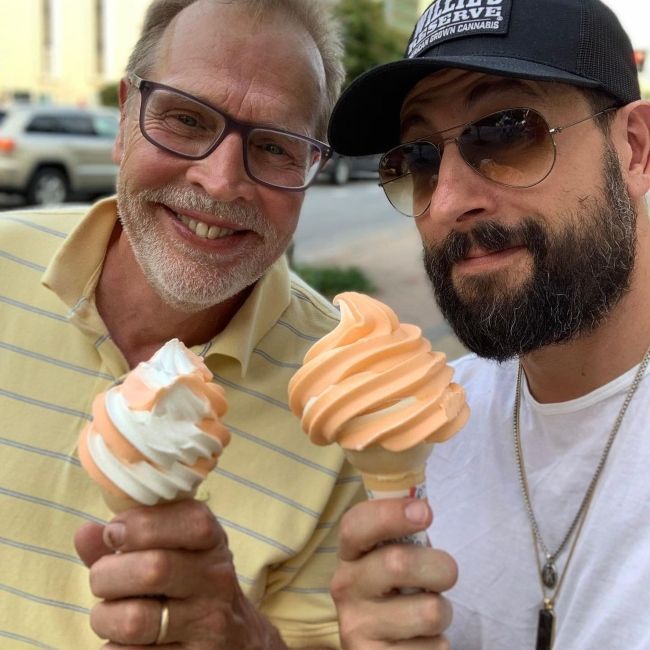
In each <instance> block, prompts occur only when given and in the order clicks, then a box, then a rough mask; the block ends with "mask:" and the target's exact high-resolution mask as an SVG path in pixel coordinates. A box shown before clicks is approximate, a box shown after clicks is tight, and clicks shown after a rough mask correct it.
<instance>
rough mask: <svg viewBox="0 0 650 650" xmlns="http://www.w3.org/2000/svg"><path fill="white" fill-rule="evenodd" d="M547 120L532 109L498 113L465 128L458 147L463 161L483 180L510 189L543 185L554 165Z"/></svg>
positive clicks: (553, 151)
mask: <svg viewBox="0 0 650 650" xmlns="http://www.w3.org/2000/svg"><path fill="white" fill-rule="evenodd" d="M548 131H549V127H548V124H547V123H546V121H545V120H544V118H543V117H542V116H541V115H540V114H539V113H537V112H536V111H534V110H532V109H529V108H519V109H513V110H507V111H499V112H498V113H493V114H492V115H488V116H487V117H484V118H482V119H481V120H479V121H478V122H474V123H473V124H471V125H469V126H468V127H466V128H465V130H464V131H463V132H462V134H461V135H460V136H459V137H458V139H457V143H458V148H459V150H460V153H461V155H462V156H463V158H464V160H465V161H466V162H467V164H468V165H470V166H471V167H472V168H473V169H475V170H476V171H477V172H478V173H479V174H481V176H485V178H489V179H490V180H492V181H495V182H497V183H501V184H503V185H509V186H511V187H530V186H531V185H535V184H537V183H539V182H540V181H542V180H543V179H544V178H546V176H547V175H548V174H549V172H550V171H551V168H552V167H553V163H554V162H555V147H554V145H553V139H552V138H551V134H550V133H549V132H548Z"/></svg>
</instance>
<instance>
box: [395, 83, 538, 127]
mask: <svg viewBox="0 0 650 650" xmlns="http://www.w3.org/2000/svg"><path fill="white" fill-rule="evenodd" d="M511 90H516V91H517V92H519V93H522V94H524V95H527V96H528V97H529V98H531V99H535V100H540V99H542V100H543V99H546V98H547V95H546V94H545V93H543V92H541V90H538V89H537V88H535V87H533V86H532V85H530V84H529V83H526V82H525V81H523V80H522V79H514V78H513V79H499V80H498V81H484V82H482V83H480V84H477V85H476V86H474V88H472V90H471V91H470V92H469V94H468V95H467V97H465V99H464V100H463V108H464V109H465V110H468V109H470V108H471V107H472V106H473V104H475V103H476V102H477V101H479V100H481V99H484V98H486V97H489V96H491V95H501V94H503V93H505V92H508V91H511ZM426 95H427V93H426V92H425V93H423V95H422V97H420V98H416V99H415V100H414V102H413V105H414V106H417V105H418V104H426V103H428V102H429V101H430V100H429V99H428V98H427V96H426ZM410 111H411V107H409V109H408V111H407V114H406V117H405V118H404V119H403V120H402V122H401V124H400V135H402V136H403V135H404V133H405V132H406V131H408V130H409V129H411V128H412V127H417V126H420V125H427V124H428V122H427V120H426V119H425V118H424V116H423V115H422V114H421V113H419V112H415V113H411V114H410V115H409V112H410Z"/></svg>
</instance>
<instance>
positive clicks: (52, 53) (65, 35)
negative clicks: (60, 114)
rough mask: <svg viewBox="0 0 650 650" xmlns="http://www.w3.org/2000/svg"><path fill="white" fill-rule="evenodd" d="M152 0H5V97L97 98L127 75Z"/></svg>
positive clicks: (1, 38) (1, 40)
mask: <svg viewBox="0 0 650 650" xmlns="http://www.w3.org/2000/svg"><path fill="white" fill-rule="evenodd" d="M149 2H150V0H0V15H1V16H3V17H4V20H2V21H0V61H2V64H1V65H0V102H8V101H12V100H30V101H54V102H58V103H64V104H75V105H87V104H94V103H97V97H98V92H99V90H100V89H101V88H102V87H103V86H104V85H106V84H108V83H113V82H116V81H118V80H119V79H120V77H121V76H122V74H123V71H124V68H125V65H126V62H127V59H128V55H129V52H130V50H131V48H132V47H133V45H134V44H135V41H136V40H137V37H138V34H139V32H140V28H141V26H142V20H143V18H144V14H145V11H146V8H147V6H148V5H149Z"/></svg>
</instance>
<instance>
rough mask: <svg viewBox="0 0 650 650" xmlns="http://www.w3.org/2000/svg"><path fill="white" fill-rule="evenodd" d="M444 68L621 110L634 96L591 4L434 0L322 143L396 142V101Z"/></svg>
mask: <svg viewBox="0 0 650 650" xmlns="http://www.w3.org/2000/svg"><path fill="white" fill-rule="evenodd" d="M446 68H460V69H464V70H474V71H478V72H486V73H491V74H495V75H500V76H504V77H518V78H523V79H532V80H536V81H558V82H561V83H567V84H572V85H574V86H582V87H585V88H597V89H601V90H603V91H606V92H607V93H609V94H610V95H611V96H612V97H613V98H614V100H617V101H618V103H620V104H621V105H623V104H628V103H630V102H632V101H635V100H637V99H640V97H641V93H640V90H639V80H638V75H637V70H636V64H635V61H634V50H633V48H632V44H631V43H630V39H629V37H628V35H627V34H626V33H625V31H624V30H623V28H622V27H621V24H620V23H619V21H618V18H617V17H616V16H615V15H614V13H613V12H612V10H611V9H609V8H608V7H607V6H606V5H604V4H603V3H602V2H601V1H600V0H434V2H432V3H431V4H430V5H429V7H428V8H427V9H426V10H425V12H424V13H423V14H422V16H421V17H420V19H419V20H418V22H417V24H416V25H415V29H414V30H413V33H412V34H411V38H410V39H409V43H408V45H407V48H406V53H405V55H404V58H403V59H400V60H399V61H393V62H391V63H387V64H385V65H380V66H377V67H375V68H372V69H371V70H369V71H368V72H365V73H364V74H362V75H361V76H360V77H358V78H357V79H355V80H354V81H353V82H352V83H351V84H350V86H349V87H348V88H347V89H346V90H345V91H344V92H343V94H342V95H341V97H340V98H339V101H338V102H337V104H336V106H335V107H334V111H333V113H332V117H331V120H330V125H329V142H330V144H331V145H332V147H333V148H334V149H335V150H336V151H338V152H339V153H341V154H344V155H350V156H359V155H366V154H373V153H382V152H385V151H387V150H388V149H390V148H391V147H394V146H396V145H397V144H399V128H400V121H399V113H400V109H401V106H402V103H403V101H404V98H405V97H406V95H407V94H408V92H409V91H410V90H411V88H412V87H413V86H414V85H415V84H416V83H417V82H418V81H420V80H421V79H423V78H424V77H426V76H428V75H430V74H431V73H433V72H436V71H438V70H443V69H446Z"/></svg>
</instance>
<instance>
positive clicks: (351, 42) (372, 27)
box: [334, 0, 409, 86]
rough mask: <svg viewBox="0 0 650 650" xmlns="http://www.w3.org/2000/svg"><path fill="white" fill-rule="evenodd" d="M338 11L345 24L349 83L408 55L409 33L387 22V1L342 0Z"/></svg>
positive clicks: (342, 23) (347, 81) (337, 8)
mask: <svg viewBox="0 0 650 650" xmlns="http://www.w3.org/2000/svg"><path fill="white" fill-rule="evenodd" d="M334 12H335V14H336V16H337V17H338V18H339V20H340V21H341V25H342V27H343V42H344V45H345V55H344V63H345V70H346V80H345V85H346V86H347V85H348V84H349V83H350V82H351V81H352V80H353V79H354V78H355V77H358V76H359V75H360V74H361V73H362V72H365V71H366V70H368V69H370V68H372V67H373V66H375V65H378V64H380V63H386V62H387V61H393V60H395V59H401V58H402V56H403V55H404V50H405V48H406V43H407V41H408V36H409V35H408V34H404V33H402V32H400V31H399V30H397V29H395V28H394V27H391V26H390V25H388V24H387V23H386V19H385V16H384V3H383V2H377V0H340V2H339V3H338V4H337V5H336V7H335V10H334Z"/></svg>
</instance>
